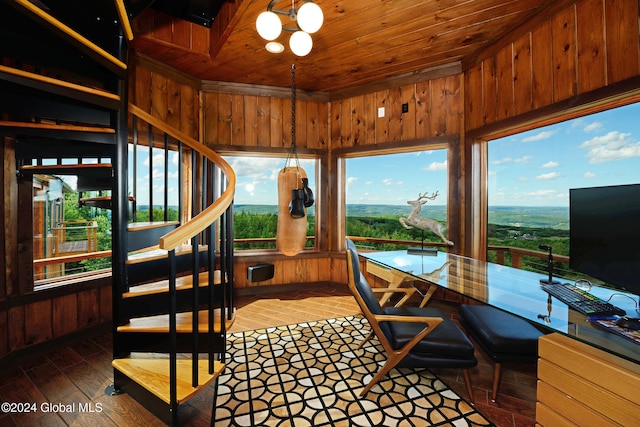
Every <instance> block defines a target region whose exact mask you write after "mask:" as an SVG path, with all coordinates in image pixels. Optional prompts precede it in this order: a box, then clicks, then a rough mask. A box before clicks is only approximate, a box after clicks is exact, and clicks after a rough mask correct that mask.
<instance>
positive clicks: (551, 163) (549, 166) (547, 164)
mask: <svg viewBox="0 0 640 427" xmlns="http://www.w3.org/2000/svg"><path fill="white" fill-rule="evenodd" d="M558 166H560V163H558V162H547V163H545V164H544V165H542V167H543V168H545V169H549V168H557V167H558Z"/></svg>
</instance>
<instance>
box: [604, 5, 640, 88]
mask: <svg viewBox="0 0 640 427" xmlns="http://www.w3.org/2000/svg"><path fill="white" fill-rule="evenodd" d="M638 8H639V5H638V1H637V0H636V1H631V0H605V16H606V18H607V23H606V26H607V28H606V40H607V76H608V80H609V81H608V84H612V83H615V82H619V81H621V80H624V79H626V78H629V77H632V76H635V75H638V73H640V64H639V63H638V61H639V60H640V54H639V53H638V49H639V43H638V31H639V30H638V14H639V11H638ZM629 35H633V36H632V37H630V36H629Z"/></svg>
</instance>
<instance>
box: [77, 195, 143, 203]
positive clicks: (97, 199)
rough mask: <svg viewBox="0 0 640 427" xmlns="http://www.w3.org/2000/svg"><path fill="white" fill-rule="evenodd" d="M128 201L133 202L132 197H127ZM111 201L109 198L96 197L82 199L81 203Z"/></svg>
mask: <svg viewBox="0 0 640 427" xmlns="http://www.w3.org/2000/svg"><path fill="white" fill-rule="evenodd" d="M127 198H128V199H129V200H130V201H133V200H135V199H134V198H133V196H128V197H127ZM110 200H111V196H97V197H82V198H81V199H80V201H81V202H108V201H110Z"/></svg>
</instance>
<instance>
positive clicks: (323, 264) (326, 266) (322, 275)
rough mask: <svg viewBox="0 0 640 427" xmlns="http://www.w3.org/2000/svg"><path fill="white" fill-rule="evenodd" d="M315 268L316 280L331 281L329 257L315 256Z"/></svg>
mask: <svg viewBox="0 0 640 427" xmlns="http://www.w3.org/2000/svg"><path fill="white" fill-rule="evenodd" d="M315 264H316V266H315V270H316V272H317V274H318V279H317V281H318V282H330V281H331V258H329V257H324V258H316V259H315Z"/></svg>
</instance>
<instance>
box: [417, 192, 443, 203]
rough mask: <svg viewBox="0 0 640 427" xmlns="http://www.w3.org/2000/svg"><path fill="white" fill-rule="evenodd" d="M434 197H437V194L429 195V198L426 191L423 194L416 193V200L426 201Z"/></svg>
mask: <svg viewBox="0 0 640 427" xmlns="http://www.w3.org/2000/svg"><path fill="white" fill-rule="evenodd" d="M436 197H438V192H437V191H436V192H435V193H431V195H430V196H427V192H426V191H425V193H424V194H420V193H418V200H424V199H426V200H434V199H435V198H436ZM425 203H426V202H425Z"/></svg>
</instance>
